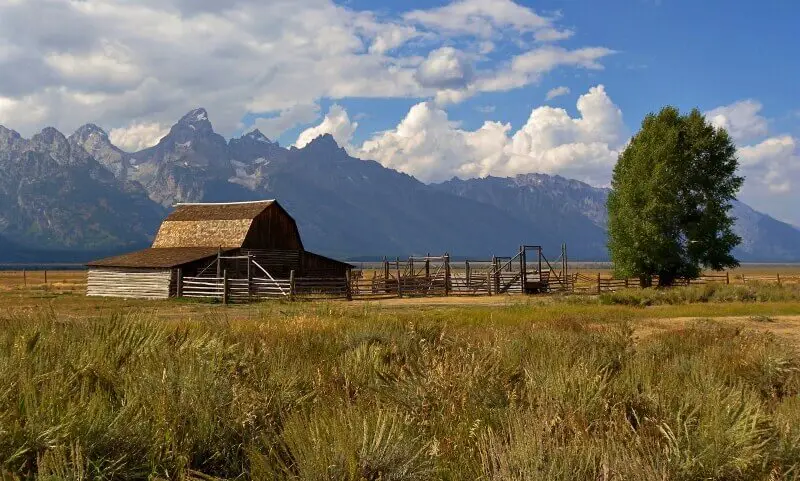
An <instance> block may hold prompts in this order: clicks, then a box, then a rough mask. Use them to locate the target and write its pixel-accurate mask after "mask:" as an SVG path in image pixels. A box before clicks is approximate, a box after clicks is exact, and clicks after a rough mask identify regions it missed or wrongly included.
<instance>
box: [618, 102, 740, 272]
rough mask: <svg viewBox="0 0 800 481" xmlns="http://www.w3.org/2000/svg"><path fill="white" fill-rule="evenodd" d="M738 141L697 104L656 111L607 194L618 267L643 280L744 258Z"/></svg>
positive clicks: (627, 151) (620, 164)
mask: <svg viewBox="0 0 800 481" xmlns="http://www.w3.org/2000/svg"><path fill="white" fill-rule="evenodd" d="M738 164H739V162H738V160H737V158H736V147H735V146H734V145H733V142H732V141H731V138H730V136H729V135H728V133H727V132H726V131H725V130H724V129H717V128H715V127H714V126H712V125H711V124H710V123H709V122H707V121H706V119H705V117H703V114H701V113H700V111H698V110H697V109H694V110H692V111H691V113H689V114H688V115H681V114H680V112H679V111H678V109H676V108H674V107H665V108H663V109H662V110H661V111H660V112H659V113H658V114H657V115H655V114H649V115H648V116H647V117H645V119H644V121H643V122H642V128H641V130H640V131H639V132H638V133H637V134H636V135H635V136H634V137H633V139H631V142H630V144H629V145H628V146H627V147H626V148H625V150H624V151H623V152H622V154H621V155H620V156H619V159H618V161H617V165H616V166H615V167H614V175H613V178H612V181H611V194H610V195H609V197H608V215H609V224H608V230H609V244H608V247H609V250H610V252H611V260H612V262H613V263H614V273H615V275H617V276H620V277H623V276H624V277H638V278H639V279H640V281H641V284H642V286H643V287H646V286H650V285H652V278H653V276H654V275H657V276H658V284H659V285H660V286H668V285H672V284H673V283H674V281H675V280H676V279H677V278H681V277H685V278H692V279H694V278H697V277H698V276H699V275H700V273H701V272H702V268H710V269H714V270H722V269H725V268H729V267H735V266H738V265H739V263H738V261H737V260H736V259H735V258H734V257H733V256H732V255H731V250H732V249H733V248H734V247H736V246H737V245H738V244H739V242H741V238H740V237H738V236H737V235H736V234H734V232H733V223H734V221H735V219H734V218H733V217H731V216H730V214H729V212H730V210H731V207H732V205H731V201H733V200H734V199H735V196H736V193H737V192H738V191H739V188H740V187H741V186H742V182H743V181H744V179H743V178H742V177H739V176H737V175H736V170H737V167H738Z"/></svg>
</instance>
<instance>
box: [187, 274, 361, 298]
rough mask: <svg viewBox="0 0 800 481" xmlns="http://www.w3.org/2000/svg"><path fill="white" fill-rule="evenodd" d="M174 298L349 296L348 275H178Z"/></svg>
mask: <svg viewBox="0 0 800 481" xmlns="http://www.w3.org/2000/svg"><path fill="white" fill-rule="evenodd" d="M176 291H177V292H176V294H177V297H190V298H204V299H216V300H218V301H221V302H222V303H225V304H227V303H229V302H251V301H259V300H265V299H287V300H294V299H315V298H327V299H351V298H352V297H351V296H350V286H349V285H348V282H347V278H344V277H343V278H335V277H324V278H322V277H320V278H312V277H295V276H294V271H292V273H291V274H290V275H289V278H288V279H275V278H272V277H253V278H251V279H249V280H248V279H229V278H228V276H227V272H224V273H223V276H222V277H180V280H179V281H178V286H177V289H176Z"/></svg>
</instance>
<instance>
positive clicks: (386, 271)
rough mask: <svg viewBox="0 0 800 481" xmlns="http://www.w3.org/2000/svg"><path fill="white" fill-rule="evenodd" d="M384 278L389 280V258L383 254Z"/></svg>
mask: <svg viewBox="0 0 800 481" xmlns="http://www.w3.org/2000/svg"><path fill="white" fill-rule="evenodd" d="M383 278H384V279H385V280H387V281H388V280H389V260H388V259H387V258H386V256H383Z"/></svg>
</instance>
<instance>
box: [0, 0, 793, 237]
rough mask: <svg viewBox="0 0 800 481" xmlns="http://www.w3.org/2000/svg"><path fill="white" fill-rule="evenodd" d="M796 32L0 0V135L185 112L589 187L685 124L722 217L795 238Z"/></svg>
mask: <svg viewBox="0 0 800 481" xmlns="http://www.w3.org/2000/svg"><path fill="white" fill-rule="evenodd" d="M798 18H800V2H791V1H779V2H777V1H776V2H765V3H760V4H756V3H745V2H723V1H720V0H705V1H688V0H624V1H623V0H607V1H602V2H598V1H591V0H542V1H536V2H533V1H527V0H525V1H523V0H520V1H516V2H515V1H513V0H447V1H445V0H436V1H421V0H412V1H406V2H395V1H391V2H389V1H366V0H343V1H339V2H335V1H333V0H270V1H265V0H231V1H228V2H219V1H216V0H141V1H139V2H129V1H125V0H82V1H68V0H27V1H25V2H0V71H3V72H4V75H3V76H2V77H0V124H3V125H6V126H8V127H10V128H14V129H17V130H19V131H20V132H21V133H22V134H23V135H32V134H33V133H35V132H36V131H38V130H40V129H41V128H43V127H44V126H46V125H53V126H56V127H58V128H59V129H61V130H63V131H66V132H68V133H69V132H70V131H71V130H74V129H75V128H77V127H78V126H80V125H81V124H83V123H86V122H94V123H97V124H99V125H101V126H103V127H104V128H105V129H106V130H107V131H109V133H110V136H111V138H112V140H113V141H114V142H115V143H117V144H118V145H120V146H121V147H123V148H125V149H127V150H130V151H135V150H137V149H140V148H143V147H146V146H149V145H152V144H153V143H155V142H157V141H158V139H159V138H160V137H161V136H162V135H164V133H165V132H166V131H167V130H168V129H169V126H170V125H171V124H172V123H173V122H174V121H175V120H176V119H177V118H179V117H180V116H181V115H182V113H184V112H186V111H188V110H190V109H192V108H194V107H198V106H203V107H206V108H207V109H208V111H209V115H210V118H211V120H212V122H213V123H214V126H215V128H216V129H217V130H218V131H219V132H220V133H222V134H223V135H225V136H227V137H230V136H236V135H241V134H242V133H244V132H246V131H248V130H251V129H253V128H256V127H258V128H260V129H261V130H262V131H264V133H266V134H267V135H268V136H270V137H271V138H273V139H277V140H279V141H280V142H281V143H282V144H283V145H293V144H295V145H298V146H302V145H304V144H305V143H307V142H308V141H310V140H311V139H313V138H314V137H315V136H316V135H319V134H322V133H331V134H333V135H334V137H335V138H336V139H337V141H338V142H339V143H340V144H341V145H342V146H344V147H345V148H347V149H348V151H349V152H350V153H351V154H352V155H354V156H358V157H361V158H370V159H374V160H377V161H379V162H381V163H382V164H383V165H385V166H387V167H390V168H394V169H398V170H401V171H404V172H407V173H409V174H412V175H414V176H416V177H418V178H419V179H421V180H423V181H425V182H437V181H441V180H444V179H447V178H450V177H453V176H458V177H481V176H485V175H498V176H508V175H515V174H519V173H527V172H544V173H550V174H561V175H564V176H567V177H573V178H577V179H580V180H584V181H587V182H589V183H592V184H594V185H607V184H608V181H609V179H610V173H611V169H612V167H613V164H614V161H615V160H616V157H617V155H618V153H619V151H620V150H621V149H622V148H623V147H624V145H625V142H626V141H627V140H628V139H629V138H630V135H631V134H632V133H633V132H635V130H636V129H637V127H638V125H639V123H640V121H641V119H642V117H643V116H644V115H645V114H647V113H648V112H651V111H654V110H657V109H659V108H660V107H662V106H664V105H667V104H670V105H675V106H678V107H679V108H681V109H682V110H688V109H690V108H693V107H698V108H700V109H701V110H702V111H703V112H706V113H708V115H709V118H710V119H712V121H713V122H714V123H715V124H716V125H718V126H720V127H725V128H728V129H729V130H730V131H731V133H732V134H733V135H734V138H735V140H736V142H737V145H738V147H739V149H740V160H741V164H742V173H743V174H744V175H746V176H747V181H746V184H745V187H744V189H743V190H742V192H741V198H742V200H745V201H746V202H748V203H750V204H752V205H753V206H754V207H756V208H758V209H759V210H762V211H766V212H768V213H770V214H773V215H775V216H776V217H778V218H781V219H783V220H787V221H790V222H792V223H794V224H796V225H800V212H799V211H798V210H797V209H796V208H795V206H796V205H800V190H799V189H798V188H797V186H798V184H800V153H799V151H800V140H799V139H800V96H798V95H797V90H798V87H797V79H798V78H800V75H799V74H800V71H799V70H800V61H798V60H797V55H796V52H795V50H796V47H797V44H798V42H797V34H796V26H795V23H796V21H797V19H798ZM548 93H550V94H548Z"/></svg>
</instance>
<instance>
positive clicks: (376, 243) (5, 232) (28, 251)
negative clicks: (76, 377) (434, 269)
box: [0, 109, 800, 262]
mask: <svg viewBox="0 0 800 481" xmlns="http://www.w3.org/2000/svg"><path fill="white" fill-rule="evenodd" d="M607 196H608V191H607V190H606V189H602V188H597V187H592V186H590V185H588V184H585V183H582V182H579V181H577V180H570V179H565V178H563V177H560V176H550V175H544V174H535V173H532V174H526V175H518V176H516V177H512V178H499V177H486V178H482V179H470V180H460V179H452V180H450V181H447V182H443V183H439V184H424V183H422V182H420V181H418V180H417V179H415V178H414V177H411V176H409V175H407V174H403V173H400V172H397V171H395V170H392V169H388V168H385V167H383V166H382V165H380V164H379V163H377V162H374V161H371V160H361V159H357V158H354V157H352V156H350V155H349V154H348V153H347V152H346V151H345V149H343V148H341V147H340V146H339V145H337V144H336V142H335V140H334V139H333V137H332V136H330V135H327V134H326V135H323V136H320V137H318V138H317V139H315V140H313V141H312V142H311V143H309V144H308V145H306V146H305V147H303V148H300V149H298V148H295V147H290V148H284V147H282V146H280V145H279V144H278V143H277V142H273V141H271V140H270V139H268V138H267V137H266V136H264V135H263V134H262V133H261V132H260V131H258V130H254V131H252V132H249V133H247V134H246V135H244V136H242V137H240V138H235V139H231V140H226V139H225V138H224V137H222V136H221V135H219V134H217V133H216V132H214V129H213V127H212V124H211V122H210V121H209V118H208V113H207V112H206V110H204V109H196V110H193V111H191V112H189V113H187V114H186V115H185V116H184V117H183V118H182V119H180V120H179V121H178V122H177V123H176V124H175V125H174V126H173V127H172V128H171V129H170V131H169V133H168V134H167V135H166V136H164V137H163V138H162V139H161V140H160V141H159V142H158V144H156V145H155V146H153V147H150V148H148V149H144V150H141V151H139V152H134V153H129V152H125V151H123V150H121V149H119V148H118V147H116V146H115V145H113V143H112V142H111V141H110V139H109V136H108V135H107V134H106V132H105V131H104V130H103V129H102V128H100V127H98V126H96V125H94V124H87V125H84V126H83V127H81V128H79V129H78V130H77V131H76V132H75V133H73V134H72V135H70V136H69V137H66V136H64V135H63V134H62V133H60V132H59V131H57V130H56V129H53V128H50V127H48V128H46V129H44V130H43V131H42V132H41V133H39V134H36V135H34V136H33V137H32V138H31V139H25V138H22V137H21V136H20V135H19V134H18V133H16V132H14V131H12V130H9V129H7V128H5V127H2V126H0V261H1V262H11V261H21V260H22V261H30V260H34V259H35V260H38V261H42V262H43V261H55V260H58V261H64V260H67V259H72V260H78V261H83V260H88V259H90V258H92V257H96V256H99V255H101V254H103V255H105V254H107V253H112V252H123V251H127V250H131V249H135V248H139V247H143V246H146V245H148V244H149V242H150V241H151V239H152V237H153V235H154V234H155V232H156V230H157V228H158V225H159V223H160V222H161V219H162V218H163V217H164V216H165V215H166V214H167V213H168V211H169V210H170V208H171V206H173V205H174V204H175V203H177V202H199V201H205V202H222V201H243V200H256V199H264V198H275V199H278V200H279V202H281V204H282V205H283V206H284V207H285V208H286V209H287V210H288V211H289V212H290V213H291V214H292V215H293V216H294V217H295V219H296V220H297V222H298V226H299V228H300V232H301V235H302V237H303V241H304V244H305V245H306V247H307V248H308V249H309V250H313V251H316V252H320V253H323V254H327V255H332V256H337V257H341V258H349V259H355V258H359V257H360V258H369V257H378V256H383V255H388V256H407V255H410V254H424V253H428V252H430V253H443V252H450V253H451V254H453V255H458V256H469V257H472V258H488V257H491V256H492V255H500V256H504V255H513V253H514V252H516V250H517V248H518V246H519V245H520V244H523V243H525V244H536V245H542V246H543V247H544V249H545V253H546V254H547V253H550V254H551V257H557V255H558V253H559V246H560V244H561V243H562V242H566V243H567V245H568V247H569V252H570V257H571V258H572V259H574V260H578V259H582V260H604V259H606V258H607V257H608V254H607V251H606V247H605V244H606V231H605V229H606V223H607V213H606V210H605V201H606V198H607ZM734 215H735V216H736V217H737V224H736V230H737V232H738V233H739V235H741V236H742V238H743V242H742V244H741V245H740V246H739V247H738V248H737V251H736V255H737V256H738V257H739V258H740V259H741V260H743V261H782V262H786V261H798V260H800V230H798V229H796V228H794V227H792V226H790V225H788V224H786V223H783V222H780V221H777V220H775V219H773V218H772V217H769V216H768V215H765V214H763V213H759V212H756V211H755V210H753V209H751V208H750V207H748V206H747V205H745V204H743V203H740V202H736V203H735V204H734Z"/></svg>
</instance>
